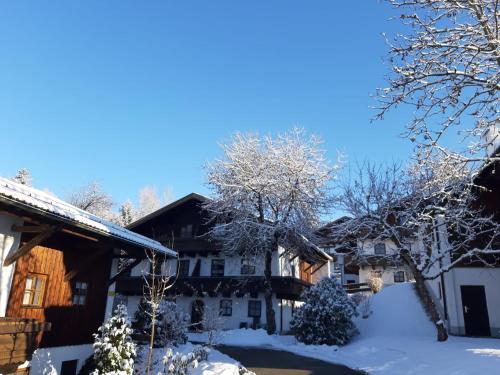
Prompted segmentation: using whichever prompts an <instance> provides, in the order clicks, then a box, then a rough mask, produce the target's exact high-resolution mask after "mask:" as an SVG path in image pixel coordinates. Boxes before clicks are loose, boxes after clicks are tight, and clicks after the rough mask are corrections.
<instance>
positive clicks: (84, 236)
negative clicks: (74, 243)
mask: <svg viewBox="0 0 500 375" xmlns="http://www.w3.org/2000/svg"><path fill="white" fill-rule="evenodd" d="M61 231H62V232H64V233H68V234H71V235H73V236H76V237H80V238H85V239H86V240H89V241H94V242H99V240H98V239H97V238H95V237H90V236H87V235H85V234H81V233H78V232H74V231H72V230H70V229H65V228H64V229H61Z"/></svg>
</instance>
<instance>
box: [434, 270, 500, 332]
mask: <svg viewBox="0 0 500 375" xmlns="http://www.w3.org/2000/svg"><path fill="white" fill-rule="evenodd" d="M444 278H445V288H446V289H445V292H446V300H447V306H448V320H449V330H450V333H452V334H454V335H465V323H464V316H463V310H462V295H461V290H460V287H461V286H462V285H477V286H484V292H485V295H486V304H487V307H488V317H489V322H490V330H491V336H493V337H498V338H500V293H499V285H500V268H486V267H477V268H476V267H470V268H468V267H464V268H454V269H452V270H451V271H449V272H447V273H446V274H445V276H444Z"/></svg>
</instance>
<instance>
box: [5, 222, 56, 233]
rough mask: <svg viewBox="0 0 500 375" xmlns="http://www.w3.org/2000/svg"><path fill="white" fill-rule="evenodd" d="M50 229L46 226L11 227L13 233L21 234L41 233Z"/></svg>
mask: <svg viewBox="0 0 500 375" xmlns="http://www.w3.org/2000/svg"><path fill="white" fill-rule="evenodd" d="M49 228H50V225H48V224H42V225H16V224H14V225H12V231H13V232H21V233H41V232H45V231H46V230H47V229H49Z"/></svg>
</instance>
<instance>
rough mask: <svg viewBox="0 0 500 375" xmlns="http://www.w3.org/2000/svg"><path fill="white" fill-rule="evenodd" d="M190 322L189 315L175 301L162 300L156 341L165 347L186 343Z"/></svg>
mask: <svg viewBox="0 0 500 375" xmlns="http://www.w3.org/2000/svg"><path fill="white" fill-rule="evenodd" d="M188 324H189V317H188V315H187V314H186V313H184V312H183V311H182V310H181V309H180V308H179V307H178V306H177V304H176V303H175V302H173V301H164V302H162V304H161V307H160V315H159V318H158V324H157V332H156V341H157V342H158V343H159V344H160V345H161V346H163V347H165V346H172V345H173V346H178V345H182V344H185V343H186V341H187V330H188Z"/></svg>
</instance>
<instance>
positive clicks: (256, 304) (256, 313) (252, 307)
mask: <svg viewBox="0 0 500 375" xmlns="http://www.w3.org/2000/svg"><path fill="white" fill-rule="evenodd" d="M260 312H261V302H260V301H248V316H249V317H251V318H260Z"/></svg>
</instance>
